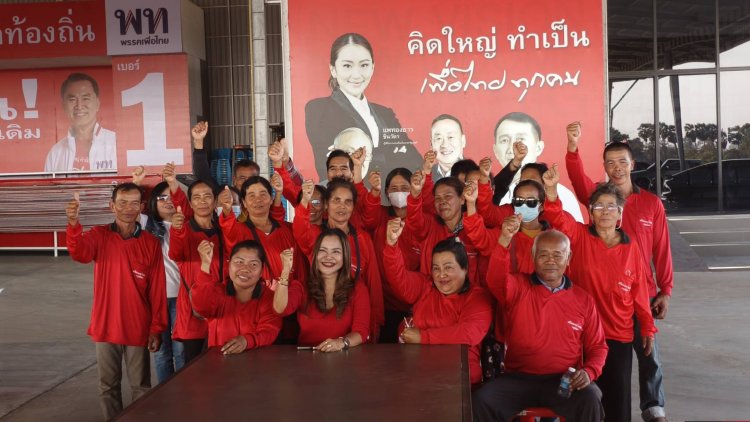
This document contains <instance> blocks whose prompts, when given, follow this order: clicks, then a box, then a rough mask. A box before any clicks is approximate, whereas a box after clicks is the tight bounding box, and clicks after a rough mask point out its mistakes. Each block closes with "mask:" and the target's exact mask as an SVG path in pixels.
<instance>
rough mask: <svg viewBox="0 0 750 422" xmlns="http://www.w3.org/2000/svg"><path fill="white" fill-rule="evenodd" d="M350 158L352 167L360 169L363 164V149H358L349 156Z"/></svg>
mask: <svg viewBox="0 0 750 422" xmlns="http://www.w3.org/2000/svg"><path fill="white" fill-rule="evenodd" d="M349 156H350V157H352V161H354V167H360V168H361V167H362V166H363V165H364V163H365V147H359V148H357V149H356V150H354V152H352V153H351V154H349Z"/></svg>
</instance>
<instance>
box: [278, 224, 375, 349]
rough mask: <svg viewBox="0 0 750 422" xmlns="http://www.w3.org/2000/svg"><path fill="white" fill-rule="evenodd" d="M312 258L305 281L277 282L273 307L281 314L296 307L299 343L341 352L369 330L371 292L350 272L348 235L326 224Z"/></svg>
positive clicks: (356, 344)
mask: <svg viewBox="0 0 750 422" xmlns="http://www.w3.org/2000/svg"><path fill="white" fill-rule="evenodd" d="M311 261H312V262H311V265H310V267H311V268H310V276H309V277H308V281H307V285H306V286H302V283H300V282H299V281H297V280H292V281H291V282H290V281H289V280H287V279H285V278H284V277H281V279H280V280H279V281H278V282H277V283H275V284H276V287H275V288H276V291H275V293H274V299H273V309H274V310H275V311H276V312H277V313H278V314H280V315H282V316H286V315H290V314H292V313H294V312H297V321H298V322H299V327H300V333H299V340H298V344H299V345H300V346H314V347H315V350H318V351H321V352H338V351H341V350H346V349H348V348H350V347H355V346H358V345H360V344H362V343H363V342H365V341H366V340H367V338H368V336H369V335H370V296H369V294H368V291H367V286H366V285H365V283H362V282H357V283H355V280H354V277H352V273H351V270H350V269H351V266H352V259H351V252H350V248H349V241H348V240H347V236H346V234H345V233H344V232H343V231H341V230H340V229H330V228H326V229H323V231H322V232H321V233H320V235H319V236H318V238H317V240H316V241H315V245H314V246H313V254H312V259H311ZM290 267H291V266H290Z"/></svg>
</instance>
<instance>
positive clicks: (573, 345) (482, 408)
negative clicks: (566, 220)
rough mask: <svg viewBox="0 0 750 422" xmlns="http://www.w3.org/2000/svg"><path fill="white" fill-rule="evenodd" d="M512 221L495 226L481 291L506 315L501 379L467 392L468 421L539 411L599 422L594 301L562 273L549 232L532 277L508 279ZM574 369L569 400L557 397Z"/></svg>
mask: <svg viewBox="0 0 750 422" xmlns="http://www.w3.org/2000/svg"><path fill="white" fill-rule="evenodd" d="M520 226H521V219H520V216H515V215H514V216H510V217H508V218H507V219H506V220H505V222H503V230H502V235H501V236H500V239H499V240H498V243H499V245H497V246H496V247H495V251H494V252H493V254H492V258H491V260H490V268H489V271H488V272H487V286H488V288H489V289H490V291H491V292H492V294H493V295H494V296H495V297H496V298H497V299H498V302H499V306H500V307H501V308H503V309H504V311H505V312H506V315H507V318H506V325H505V338H506V343H507V352H506V355H505V368H506V371H505V373H504V374H502V375H501V376H500V377H499V378H495V379H494V380H492V381H490V382H489V383H487V384H485V385H484V386H482V387H481V388H480V389H479V390H477V391H475V392H474V394H473V397H472V407H473V411H474V420H475V421H497V420H502V421H510V420H512V419H513V417H514V416H515V415H516V414H517V413H518V412H519V411H521V410H523V409H525V408H528V407H538V406H544V407H548V408H550V409H552V410H553V411H554V412H555V413H557V414H558V415H560V416H563V417H565V418H566V419H567V420H573V421H590V422H600V421H601V420H602V419H603V416H604V412H603V408H602V403H601V396H602V393H601V391H600V390H599V388H598V387H597V386H596V384H593V383H592V381H594V380H595V379H596V378H597V377H599V375H600V374H601V373H602V367H603V366H604V362H605V360H606V356H607V344H606V342H605V339H604V330H603V329H602V325H601V322H600V320H599V314H598V312H597V310H596V304H595V303H594V299H593V298H592V297H591V295H589V294H588V293H586V292H585V291H584V290H583V289H581V288H579V287H577V286H575V285H574V282H573V281H571V280H570V279H569V278H568V277H566V276H565V275H564V274H563V273H564V272H565V268H566V267H567V266H568V263H569V262H570V257H571V250H570V240H569V239H568V238H567V236H565V235H564V234H563V233H561V232H559V231H557V230H548V231H545V232H542V233H541V234H539V235H538V236H537V237H536V239H535V241H534V246H533V251H532V254H533V255H534V268H535V271H534V274H530V275H528V274H518V273H510V271H509V266H510V258H509V253H508V246H509V245H510V243H511V239H512V238H513V235H515V234H516V233H517V232H518V230H519V228H520ZM568 368H574V369H575V370H576V371H575V373H574V374H573V376H572V380H571V382H570V389H571V391H572V394H570V397H569V398H565V397H561V396H560V395H558V392H557V391H558V386H560V379H561V377H562V375H563V374H564V373H565V372H566V371H567V370H568Z"/></svg>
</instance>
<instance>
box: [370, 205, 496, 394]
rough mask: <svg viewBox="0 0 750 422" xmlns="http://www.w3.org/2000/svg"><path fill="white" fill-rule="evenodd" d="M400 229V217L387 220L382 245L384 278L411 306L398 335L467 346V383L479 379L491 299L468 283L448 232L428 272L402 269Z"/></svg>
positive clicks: (461, 251) (460, 250) (464, 262)
mask: <svg viewBox="0 0 750 422" xmlns="http://www.w3.org/2000/svg"><path fill="white" fill-rule="evenodd" d="M403 229H404V223H403V222H402V220H401V219H399V218H394V219H392V220H391V221H389V222H388V233H387V236H388V238H387V246H386V247H385V249H384V250H383V255H384V261H386V262H388V263H389V270H390V271H389V272H388V274H387V276H386V279H387V282H388V283H389V284H390V285H391V286H392V287H393V290H394V291H395V292H396V294H397V295H399V296H401V299H403V300H404V301H405V302H407V303H410V304H413V305H414V308H413V310H414V318H413V322H412V323H411V324H408V325H407V326H406V327H405V328H404V330H403V331H402V332H401V339H402V341H403V342H404V343H407V344H409V343H415V344H466V345H468V346H469V377H470V378H471V383H472V384H475V385H476V384H479V383H480V382H481V381H482V369H481V365H480V363H479V345H480V343H481V342H482V339H483V338H484V336H485V335H486V334H487V331H488V330H489V328H490V322H491V321H492V318H493V315H492V299H491V297H490V295H489V293H488V292H487V291H485V290H484V289H483V288H482V287H480V286H479V285H475V286H472V285H471V283H470V282H469V276H468V272H469V258H468V256H467V255H466V249H465V248H464V246H463V244H462V243H461V242H459V241H457V240H456V239H455V238H452V237H451V238H448V239H444V240H441V241H440V242H438V243H437V245H435V248H434V249H432V276H431V277H430V276H427V275H425V274H422V273H421V272H417V271H407V270H406V268H405V267H404V258H403V255H402V252H401V249H400V248H399V247H398V246H397V242H398V238H399V236H400V235H401V232H402V231H403ZM404 322H405V323H406V322H407V321H404ZM405 325H406V324H405Z"/></svg>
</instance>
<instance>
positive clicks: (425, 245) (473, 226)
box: [404, 195, 500, 286]
mask: <svg viewBox="0 0 750 422" xmlns="http://www.w3.org/2000/svg"><path fill="white" fill-rule="evenodd" d="M406 204H407V205H406V207H407V211H406V226H405V227H404V230H407V228H408V230H409V231H410V232H411V233H412V235H413V236H414V239H415V240H417V241H419V240H421V242H422V244H421V248H420V249H421V251H422V253H421V255H420V264H419V268H420V271H421V272H422V273H423V274H425V275H428V276H429V275H431V274H432V249H433V248H434V247H435V245H437V244H438V242H440V241H441V240H444V239H447V238H449V237H451V236H454V235H453V233H451V231H450V230H449V229H448V227H447V226H446V225H445V224H443V223H442V221H440V219H439V218H438V217H437V216H436V215H435V214H434V213H425V212H423V211H422V210H421V207H422V204H421V196H420V197H418V198H414V197H413V196H412V195H409V197H408V199H407V201H406ZM498 237H500V229H487V228H485V226H484V222H483V220H482V217H481V216H480V215H479V214H478V213H477V214H474V215H471V216H466V215H464V217H463V230H461V231H459V233H458V238H459V239H460V240H461V242H462V243H463V244H464V247H465V248H466V254H467V255H468V256H469V280H471V281H472V282H478V283H479V285H482V286H483V285H484V284H485V275H486V274H487V264H488V259H489V256H490V255H491V254H492V250H493V248H494V244H495V243H496V242H497V238H498Z"/></svg>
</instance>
